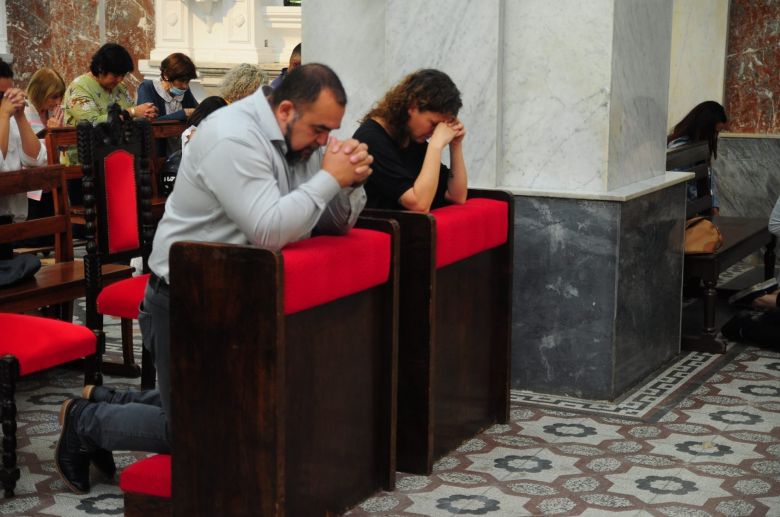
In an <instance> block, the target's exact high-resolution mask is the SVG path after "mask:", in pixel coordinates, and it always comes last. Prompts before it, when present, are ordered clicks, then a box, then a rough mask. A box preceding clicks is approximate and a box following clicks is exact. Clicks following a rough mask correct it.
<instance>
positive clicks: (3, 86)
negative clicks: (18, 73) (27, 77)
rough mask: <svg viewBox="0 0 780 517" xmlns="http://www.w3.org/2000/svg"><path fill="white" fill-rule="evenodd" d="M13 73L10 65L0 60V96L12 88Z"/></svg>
mask: <svg viewBox="0 0 780 517" xmlns="http://www.w3.org/2000/svg"><path fill="white" fill-rule="evenodd" d="M13 83H14V71H13V69H12V68H11V65H9V64H8V63H6V62H5V61H3V60H2V58H0V94H2V93H4V92H5V91H6V90H7V89H9V88H11V87H13V85H14V84H13Z"/></svg>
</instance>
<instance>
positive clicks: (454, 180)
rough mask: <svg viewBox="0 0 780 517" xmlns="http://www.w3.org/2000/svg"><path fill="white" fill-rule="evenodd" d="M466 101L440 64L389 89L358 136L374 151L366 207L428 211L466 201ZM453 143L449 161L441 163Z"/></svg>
mask: <svg viewBox="0 0 780 517" xmlns="http://www.w3.org/2000/svg"><path fill="white" fill-rule="evenodd" d="M462 105H463V103H462V102H461V99H460V92H459V91H458V88H457V87H456V86H455V84H454V83H453V82H452V80H451V79H450V78H449V76H447V74H445V73H444V72H441V71H439V70H433V69H424V70H418V71H416V72H414V73H412V74H409V75H408V76H406V77H405V78H404V79H403V80H402V81H401V82H400V83H398V84H397V85H396V86H394V87H393V88H391V89H390V91H388V92H387V93H386V94H385V96H384V98H382V100H380V101H379V103H378V104H377V105H376V106H375V107H374V108H373V109H372V110H371V111H369V112H368V113H367V114H366V115H365V116H364V117H363V119H362V120H361V125H360V127H359V128H358V129H357V131H355V135H354V138H356V139H357V140H359V141H361V142H364V143H366V144H368V148H369V150H370V152H371V154H372V155H373V157H374V163H373V164H372V168H373V170H374V172H373V174H372V175H371V176H370V177H369V179H368V183H366V194H367V195H368V203H367V205H366V206H367V207H369V208H384V209H400V210H412V211H415V212H428V211H429V210H430V209H431V208H438V207H440V206H444V205H447V204H450V203H456V204H462V203H464V202H465V201H466V194H467V190H468V176H467V173H466V164H465V162H464V161H463V138H464V137H465V135H466V128H465V127H464V126H463V123H462V122H461V121H460V120H458V118H457V116H458V111H459V110H460V108H461V106H462ZM447 146H449V149H450V167H447V166H446V165H444V164H442V163H441V154H442V152H443V151H444V148H445V147H447Z"/></svg>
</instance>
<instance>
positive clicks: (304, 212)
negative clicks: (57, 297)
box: [149, 90, 366, 281]
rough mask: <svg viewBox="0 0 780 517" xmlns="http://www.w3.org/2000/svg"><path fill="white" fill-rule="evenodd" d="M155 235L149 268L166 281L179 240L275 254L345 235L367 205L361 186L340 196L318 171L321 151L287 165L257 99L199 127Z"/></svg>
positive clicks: (277, 134) (269, 114) (268, 113)
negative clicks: (312, 239) (314, 237)
mask: <svg viewBox="0 0 780 517" xmlns="http://www.w3.org/2000/svg"><path fill="white" fill-rule="evenodd" d="M188 147H190V148H189V149H188V150H187V154H186V155H185V156H184V158H183V159H182V162H181V165H180V166H179V172H178V174H177V176H176V185H175V188H174V189H173V193H172V194H171V195H170V197H168V201H167V202H166V203H165V214H164V215H163V218H162V220H161V221H160V224H159V225H158V227H157V232H156V234H155V236H154V245H153V248H152V254H151V257H150V258H149V267H150V269H151V270H152V272H154V273H155V274H156V275H157V276H159V277H161V278H163V279H165V280H166V281H169V276H168V274H169V268H168V253H169V251H170V248H171V245H172V244H173V243H174V242H178V241H207V242H225V243H231V244H247V243H249V244H253V245H256V246H260V247H263V248H271V249H276V250H278V249H280V248H282V247H283V246H284V245H286V244H287V243H290V242H293V241H297V240H300V239H304V238H306V237H309V236H310V235H311V232H312V230H313V229H314V228H315V227H316V229H317V230H318V231H319V232H322V233H329V234H342V233H345V232H347V231H348V230H349V229H350V228H351V227H352V226H353V225H354V224H355V221H356V220H357V218H358V215H360V211H361V210H362V209H363V207H364V206H365V204H366V195H365V192H364V191H363V188H362V187H359V188H355V189H352V188H345V189H342V188H341V187H340V186H339V184H338V182H337V181H336V179H335V178H334V177H333V176H331V175H330V174H329V173H328V172H326V171H324V170H322V169H320V163H321V161H322V156H323V153H324V149H319V150H317V151H316V152H315V153H314V154H313V155H312V156H311V158H309V160H307V161H306V162H302V163H297V164H295V165H290V164H288V163H287V160H286V159H285V153H286V152H287V146H286V145H285V142H284V136H283V135H282V132H281V130H280V129H279V125H278V123H277V121H276V117H275V116H274V113H273V111H272V110H271V107H270V106H269V104H268V101H267V100H266V98H265V97H264V96H263V94H262V90H258V91H257V92H256V93H255V94H253V95H251V96H249V97H247V98H245V99H242V100H240V101H238V102H235V103H233V104H231V105H230V106H227V107H225V108H222V109H220V110H217V111H216V112H214V113H213V114H212V115H210V116H209V117H208V118H207V119H206V120H205V121H204V122H203V123H201V124H200V125H199V126H198V130H197V132H196V133H195V135H194V137H193V140H192V142H190V143H189V144H188Z"/></svg>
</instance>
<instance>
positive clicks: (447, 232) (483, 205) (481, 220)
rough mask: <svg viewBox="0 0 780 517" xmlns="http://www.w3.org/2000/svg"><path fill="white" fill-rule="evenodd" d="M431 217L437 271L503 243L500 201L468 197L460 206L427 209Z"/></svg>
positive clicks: (506, 213) (505, 219) (503, 208)
mask: <svg viewBox="0 0 780 517" xmlns="http://www.w3.org/2000/svg"><path fill="white" fill-rule="evenodd" d="M431 215H432V216H433V217H434V218H435V219H436V267H437V268H442V267H444V266H447V265H449V264H452V263H453V262H457V261H459V260H463V259H465V258H468V257H470V256H472V255H476V254H477V253H480V252H482V251H485V250H488V249H490V248H495V247H496V246H500V245H501V244H504V243H505V242H506V238H507V231H508V226H509V221H508V217H509V207H508V206H507V204H506V202H504V201H496V200H495V199H485V198H471V199H469V200H467V201H466V203H465V204H463V205H449V206H445V207H442V208H437V209H436V210H431ZM402 253H403V251H402Z"/></svg>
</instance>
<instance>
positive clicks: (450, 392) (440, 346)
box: [365, 190, 514, 474]
mask: <svg viewBox="0 0 780 517" xmlns="http://www.w3.org/2000/svg"><path fill="white" fill-rule="evenodd" d="M477 198H487V199H489V200H490V202H496V201H500V202H503V203H505V206H504V209H505V212H504V217H505V219H504V221H503V225H504V228H505V230H504V235H503V242H502V244H500V245H498V246H496V247H491V248H489V249H481V250H479V251H478V252H477V253H475V254H472V255H468V256H466V257H464V258H463V259H459V260H456V261H454V262H452V263H448V264H446V265H442V264H441V263H440V260H441V259H442V255H441V253H447V250H450V251H452V250H455V251H457V248H458V247H459V246H460V244H465V245H467V246H468V245H471V244H475V243H476V242H477V240H478V239H479V235H477V236H475V238H474V239H472V238H471V237H467V236H468V235H470V232H471V231H472V230H476V231H477V232H480V231H482V229H481V228H480V223H481V220H480V219H473V218H471V215H468V216H467V217H466V219H464V220H463V221H462V222H461V223H465V225H464V224H461V223H457V222H456V223H454V224H449V220H451V219H452V216H455V217H457V216H458V212H459V211H460V212H462V213H466V214H472V213H473V212H470V211H469V210H470V206H474V200H476V199H477ZM470 204H471V205H470ZM496 204H498V203H496ZM513 208H514V205H513V201H512V197H511V195H509V194H507V193H505V192H501V191H488V190H485V191H479V190H470V191H469V201H468V202H467V204H466V205H464V207H457V206H452V207H445V208H443V209H439V210H433V211H432V212H431V214H420V213H413V212H405V211H392V210H387V211H384V210H383V211H377V210H367V211H365V214H366V215H368V216H372V217H374V216H378V217H384V218H393V219H396V220H397V221H398V222H399V224H400V225H401V281H400V284H401V294H400V303H399V327H400V328H399V365H398V442H397V446H398V447H397V449H398V450H397V454H398V468H399V470H401V471H405V472H413V473H417V474H430V473H431V470H432V468H433V463H434V462H435V461H436V460H437V459H438V458H440V457H442V456H443V455H445V454H447V453H448V452H449V451H451V450H452V449H454V448H456V447H458V445H460V443H461V442H463V441H464V440H466V439H468V438H469V437H471V436H473V435H474V434H476V433H478V432H479V431H481V430H482V429H484V428H486V427H488V426H489V425H491V424H494V423H506V422H507V421H508V418H509V373H510V371H509V370H510V360H509V358H510V348H511V319H512V318H511V316H512V314H511V312H512V311H511V307H512V260H513V259H512V249H513V245H512V242H513V212H514V210H513ZM437 218H438V219H439V220H438V221H437ZM444 219H447V220H448V225H447V228H446V230H445V229H443V228H442V227H440V226H441V223H443V222H444ZM437 222H438V223H439V224H438V225H437ZM469 226H470V227H469ZM484 230H485V231H484V232H482V234H483V235H484V233H485V232H487V233H489V230H490V228H486V229H484ZM459 238H463V239H464V240H463V242H461V243H460V244H458V243H457V242H455V243H454V245H453V239H454V241H457V240H458V239H459ZM442 239H444V241H443V240H442ZM445 241H446V242H445ZM444 260H445V262H447V260H446V259H444Z"/></svg>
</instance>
